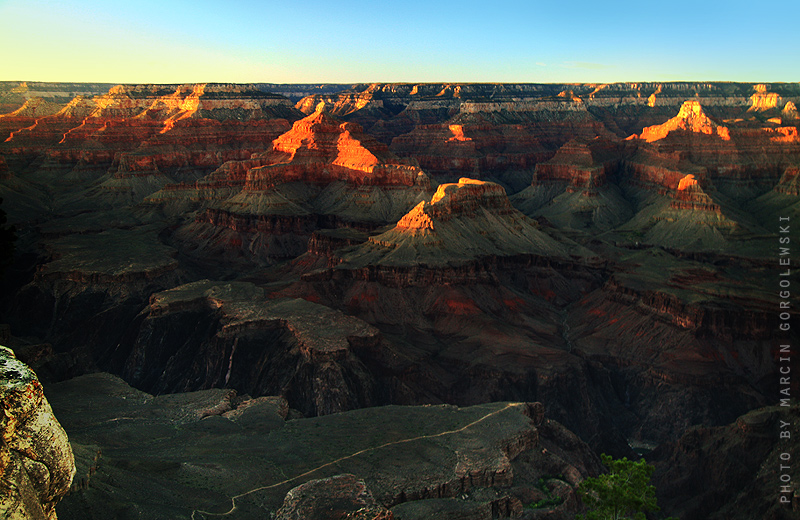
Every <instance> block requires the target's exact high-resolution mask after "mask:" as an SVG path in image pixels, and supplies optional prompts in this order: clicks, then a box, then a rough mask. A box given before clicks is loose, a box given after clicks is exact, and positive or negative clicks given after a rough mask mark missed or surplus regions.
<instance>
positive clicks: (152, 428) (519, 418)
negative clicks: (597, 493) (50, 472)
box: [50, 374, 600, 520]
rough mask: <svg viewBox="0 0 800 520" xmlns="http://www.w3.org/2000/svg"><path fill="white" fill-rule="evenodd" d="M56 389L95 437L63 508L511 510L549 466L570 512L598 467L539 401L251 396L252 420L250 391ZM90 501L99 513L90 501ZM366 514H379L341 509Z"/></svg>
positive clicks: (66, 409)
mask: <svg viewBox="0 0 800 520" xmlns="http://www.w3.org/2000/svg"><path fill="white" fill-rule="evenodd" d="M50 395H52V397H51V400H52V402H53V403H54V404H53V406H54V409H55V410H56V413H58V414H59V415H60V416H62V417H63V419H62V420H63V422H64V424H65V427H66V428H67V430H68V431H71V430H74V431H75V435H74V437H75V441H76V442H80V443H82V444H84V445H94V446H98V447H99V448H100V449H102V464H101V465H100V466H98V469H97V471H96V472H95V473H94V474H93V476H92V478H91V480H90V481H89V483H88V487H87V488H86V489H83V490H80V491H78V492H76V493H73V494H71V495H70V496H68V497H67V498H66V499H65V500H64V501H63V502H62V503H61V505H59V509H60V511H61V512H62V515H66V517H69V518H74V517H78V516H81V515H82V517H83V518H86V519H93V518H99V517H100V516H98V515H104V517H105V516H107V515H117V514H119V512H121V511H122V510H124V509H125V508H126V507H130V504H136V505H137V508H139V510H140V511H142V512H143V514H145V515H147V516H148V518H153V519H162V518H164V519H165V518H175V517H190V516H192V515H194V516H195V518H200V517H201V516H211V515H217V514H224V513H225V512H226V511H230V510H232V509H233V510H235V511H236V515H237V516H238V517H240V518H245V519H249V518H262V517H263V515H264V513H265V508H266V510H267V511H269V512H272V513H276V514H277V515H278V517H279V518H299V517H302V518H333V517H334V516H323V515H325V514H326V513H327V514H328V515H330V514H331V510H334V511H335V510H338V511H340V513H338V514H341V515H342V516H341V517H342V518H363V519H364V520H366V519H369V520H374V519H375V518H384V519H389V518H392V514H389V513H388V512H387V511H386V510H387V509H392V508H395V507H401V506H405V505H407V504H410V503H413V502H420V503H421V504H422V505H425V504H426V503H427V502H428V501H431V500H452V501H455V502H456V503H461V504H463V506H462V507H464V506H466V507H464V508H465V509H470V508H471V509H473V510H475V509H478V510H480V509H481V508H483V509H484V510H485V508H486V507H488V508H489V511H490V512H494V513H495V514H494V516H495V517H499V518H509V517H515V516H517V515H518V514H519V513H520V512H521V511H522V508H523V505H529V504H530V502H528V500H532V499H533V497H536V496H537V493H542V491H541V490H539V488H538V487H537V482H538V479H539V478H540V477H542V476H543V475H546V474H555V475H560V476H561V477H558V478H563V482H562V483H563V485H564V487H565V491H566V496H565V500H564V501H563V502H561V503H557V504H555V505H552V506H548V510H550V511H554V512H555V513H556V514H569V513H571V514H574V513H575V512H577V511H579V506H578V505H577V503H576V500H575V488H576V487H577V485H578V484H579V483H580V481H581V480H582V479H583V478H584V477H586V476H588V475H592V474H595V473H596V472H597V471H598V470H599V469H600V468H599V464H598V461H597V458H596V457H595V456H593V455H591V454H590V453H589V451H588V449H587V448H586V446H585V445H584V444H583V443H582V442H581V441H579V440H578V439H577V438H576V437H575V436H574V435H573V434H571V433H570V432H568V431H566V430H564V429H563V427H560V426H559V425H557V423H554V422H553V421H552V420H549V419H546V418H542V417H541V414H540V413H537V411H539V412H540V411H541V409H542V408H543V407H542V406H541V404H538V403H537V404H526V403H494V404H486V405H481V406H473V407H468V408H457V407H454V406H415V407H411V406H403V407H401V406H390V407H379V408H371V409H365V410H356V411H351V412H346V413H342V414H335V415H330V416H325V417H317V418H312V419H302V418H300V419H294V420H289V421H285V420H284V419H283V418H282V417H280V416H279V415H277V414H275V412H274V411H271V410H267V409H263V410H260V411H259V410H256V409H254V408H252V407H251V408H249V409H253V410H254V414H253V415H252V416H251V420H250V421H249V422H246V423H245V422H239V423H238V424H237V423H234V422H232V421H231V420H230V419H228V418H226V417H227V416H229V415H230V414H231V413H232V411H236V410H238V409H239V408H241V407H242V406H245V405H246V404H247V403H248V402H249V400H248V399H247V397H244V396H242V397H238V396H236V395H235V393H232V392H231V391H227V390H205V391H202V392H193V393H189V394H179V395H165V396H158V397H153V396H152V395H149V394H145V393H142V392H138V391H135V390H133V389H131V388H130V387H128V386H126V385H125V384H124V383H123V382H122V381H120V380H119V379H117V378H114V377H112V376H109V375H107V374H92V375H87V376H82V377H79V378H76V379H73V380H71V381H67V382H64V383H60V384H58V385H55V386H53V387H52V389H51V391H50ZM79 403H83V404H82V405H80V404H79ZM87 404H88V405H89V406H87ZM120 417H124V418H125V419H124V420H121V419H119V418H120ZM115 419H116V420H115ZM540 431H541V434H540ZM267 433H268V435H267ZM164 436H166V439H165V438H164ZM158 438H161V440H159V441H156V439H158ZM165 441H166V442H165ZM145 447H147V449H146V450H144V449H143V448H145ZM581 447H582V448H581ZM581 449H583V450H584V451H581ZM254 460H257V461H259V463H258V464H253V461H254ZM546 472H553V473H546ZM232 475H237V476H238V477H237V478H231V476H232ZM523 500H524V501H525V502H523ZM97 501H100V502H102V503H103V504H104V508H103V511H102V512H101V511H100V510H99V509H93V508H92V507H91V506H89V505H87V504H91V503H93V502H97ZM556 502H557V501H556ZM359 510H360V511H361V513H359ZM367 513H370V514H372V515H375V516H346V515H347V514H350V515H353V514H355V515H358V514H367ZM299 515H303V516H299ZM337 518H338V516H337ZM406 518H409V517H408V516H406ZM411 518H414V517H411ZM416 518H419V517H418V516H417V517H416ZM466 518H480V517H477V516H467V517H466Z"/></svg>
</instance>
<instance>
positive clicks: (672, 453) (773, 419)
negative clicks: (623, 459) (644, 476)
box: [650, 404, 800, 520]
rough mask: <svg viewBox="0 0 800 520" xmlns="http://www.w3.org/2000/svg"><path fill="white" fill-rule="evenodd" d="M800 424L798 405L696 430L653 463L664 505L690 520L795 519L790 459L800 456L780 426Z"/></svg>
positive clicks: (799, 499)
mask: <svg viewBox="0 0 800 520" xmlns="http://www.w3.org/2000/svg"><path fill="white" fill-rule="evenodd" d="M798 420H800V409H799V408H798V405H797V404H794V405H792V406H791V407H778V406H771V407H765V408H759V409H756V410H753V411H751V412H749V413H747V414H744V415H742V416H741V417H739V418H737V419H736V420H735V421H733V422H731V423H730V424H727V425H724V426H718V427H715V428H704V427H700V428H695V429H692V430H690V431H688V432H687V433H686V434H684V435H683V436H682V437H681V438H680V439H678V440H677V441H672V442H670V443H668V444H666V445H664V446H662V447H660V448H659V449H658V450H657V451H655V452H654V453H653V454H652V456H651V458H650V460H653V461H655V465H656V471H655V473H654V475H653V482H654V483H655V486H656V490H657V492H658V502H659V505H661V506H662V508H663V509H664V510H668V511H671V512H672V514H679V515H680V517H681V518H685V519H686V520H696V519H697V520H699V519H705V518H708V519H710V520H717V519H722V518H750V517H760V518H765V519H770V520H789V519H790V518H795V517H796V516H797V514H798V512H800V493H798V491H797V485H796V484H794V483H793V482H794V478H793V477H794V475H796V474H797V473H796V471H795V470H793V468H792V464H791V463H789V462H788V460H787V459H794V458H796V457H798V456H800V450H798V446H797V443H796V442H793V441H792V440H791V439H789V438H787V439H781V438H780V437H779V432H781V431H787V432H788V430H786V429H785V426H784V427H783V428H782V427H781V426H780V422H779V421H785V422H786V423H788V424H789V425H791V424H796V421H798ZM791 433H794V432H791ZM712 468H713V470H712ZM783 475H786V476H788V477H790V478H789V479H788V480H787V479H786V478H785V477H783ZM701 483H702V487H701V488H698V486H700V485H701ZM783 486H785V487H783ZM779 490H781V492H780V493H779ZM783 490H788V492H783ZM779 496H780V497H782V498H785V499H786V500H785V502H782V501H781V500H779V498H778V497H779ZM686 497H690V498H688V499H687V498H686Z"/></svg>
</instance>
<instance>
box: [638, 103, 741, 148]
mask: <svg viewBox="0 0 800 520" xmlns="http://www.w3.org/2000/svg"><path fill="white" fill-rule="evenodd" d="M676 131H685V132H692V133H695V134H705V135H709V136H717V137H719V138H721V139H723V140H725V141H729V140H730V138H731V136H730V132H729V131H728V128H727V127H724V126H721V125H718V124H717V123H715V122H714V121H712V120H711V118H709V117H708V116H707V115H706V114H705V112H703V107H702V106H700V103H699V102H698V101H695V100H689V101H684V103H683V105H682V106H681V109H680V111H679V112H678V115H677V116H675V117H673V118H672V119H670V120H669V121H667V122H666V123H664V124H661V125H655V126H648V127H647V128H645V129H644V130H642V135H641V136H639V138H640V139H643V140H645V141H647V142H648V143H651V142H653V141H658V140H660V139H664V138H665V137H667V136H668V135H669V134H670V133H672V132H676Z"/></svg>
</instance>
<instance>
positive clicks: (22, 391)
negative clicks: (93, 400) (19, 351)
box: [0, 346, 75, 520]
mask: <svg viewBox="0 0 800 520" xmlns="http://www.w3.org/2000/svg"><path fill="white" fill-rule="evenodd" d="M0 370H2V373H0V406H2V409H0V412H2V415H0V426H2V429H0V432H2V444H0V511H2V514H3V518H8V519H10V520H28V519H31V520H44V519H48V520H55V518H56V511H55V506H56V503H58V501H59V500H60V499H61V498H62V497H63V496H64V495H65V494H66V493H67V491H69V488H70V484H71V483H72V477H73V475H75V462H74V459H73V455H72V449H71V448H70V444H69V441H68V440H67V434H66V433H65V432H64V429H63V428H62V427H61V425H60V424H59V422H58V420H56V418H55V416H54V415H53V411H52V409H51V408H50V404H49V403H48V402H47V399H45V397H44V393H43V391H42V387H41V385H40V384H39V380H38V379H37V378H36V374H34V373H33V372H32V371H31V370H30V369H29V368H28V367H27V366H25V365H24V364H23V363H22V362H20V361H18V360H17V359H16V358H15V357H14V353H13V352H12V351H11V350H9V349H7V348H5V347H2V346H0Z"/></svg>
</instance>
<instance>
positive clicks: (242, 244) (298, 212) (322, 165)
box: [148, 105, 430, 262]
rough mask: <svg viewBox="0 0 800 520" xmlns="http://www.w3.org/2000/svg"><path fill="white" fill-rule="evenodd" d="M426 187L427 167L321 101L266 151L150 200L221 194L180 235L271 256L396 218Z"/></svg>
mask: <svg viewBox="0 0 800 520" xmlns="http://www.w3.org/2000/svg"><path fill="white" fill-rule="evenodd" d="M429 189H430V184H429V180H428V177H427V176H426V175H425V174H424V173H423V172H422V170H420V169H419V168H418V167H416V166H414V165H411V164H408V163H405V162H403V161H401V160H399V159H398V158H397V157H395V156H394V155H393V154H391V153H390V152H389V151H388V150H387V148H386V146H385V145H382V144H380V143H379V142H377V141H375V140H374V139H372V138H371V137H369V136H368V135H366V134H364V133H363V132H362V130H361V128H360V127H359V126H357V125H354V124H352V123H342V122H340V121H337V120H334V119H333V118H331V117H330V116H328V115H327V114H326V113H325V111H324V105H320V106H319V107H318V110H317V111H316V112H314V113H313V114H311V115H310V116H308V117H306V118H304V119H302V120H301V121H298V122H296V123H295V124H294V126H293V127H292V130H291V131H289V132H286V133H285V134H283V135H281V136H280V137H279V138H277V139H275V141H274V142H273V143H272V146H271V147H270V149H269V150H268V151H267V152H264V153H262V154H259V155H256V156H254V157H253V158H251V159H249V160H247V161H243V162H234V163H227V164H225V165H223V167H222V168H220V169H219V170H217V171H216V172H213V173H212V174H210V175H209V176H207V177H206V178H204V179H202V180H201V181H198V182H197V183H196V184H195V185H194V186H189V185H185V186H178V187H173V186H167V187H166V188H165V190H163V191H162V192H160V193H157V194H155V195H154V196H153V197H151V198H150V199H148V201H149V202H150V203H154V204H155V203H158V204H170V203H174V202H171V201H177V200H180V197H181V196H186V197H192V198H196V199H200V198H203V197H204V195H203V194H206V195H205V196H206V197H215V196H216V197H218V200H217V202H216V203H214V204H212V207H211V208H209V209H207V210H205V211H204V212H202V213H201V214H199V215H198V217H197V219H196V222H195V223H194V224H191V225H189V226H186V227H185V228H184V229H182V230H181V231H180V233H179V238H180V239H181V240H185V241H187V242H194V243H197V242H199V243H200V248H201V249H203V250H215V249H216V250H222V251H225V250H231V249H232V250H233V251H234V252H236V251H239V250H246V251H249V252H250V253H251V254H252V253H255V254H257V255H259V256H261V261H267V262H269V261H270V259H285V258H291V257H294V256H297V255H299V254H301V253H302V252H303V251H305V249H306V244H307V242H308V238H309V236H310V234H311V232H312V231H313V230H315V229H317V228H320V227H337V226H338V225H341V224H342V223H351V224H354V225H359V223H362V225H366V226H372V227H375V226H378V225H382V224H385V223H387V222H392V221H395V220H396V219H397V218H399V217H400V216H401V215H402V214H403V213H405V212H406V211H408V209H409V208H410V207H412V206H413V205H414V204H415V203H416V202H418V201H419V200H420V199H421V198H422V197H423V196H424V195H425V194H426V193H428V190H429Z"/></svg>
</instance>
